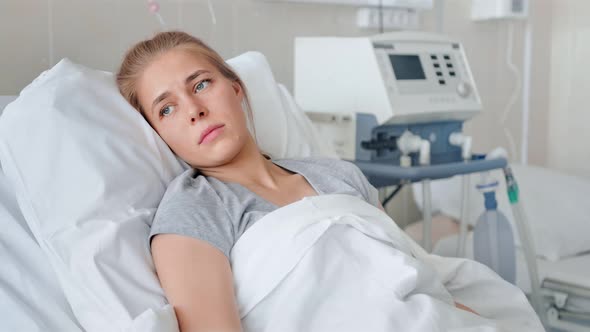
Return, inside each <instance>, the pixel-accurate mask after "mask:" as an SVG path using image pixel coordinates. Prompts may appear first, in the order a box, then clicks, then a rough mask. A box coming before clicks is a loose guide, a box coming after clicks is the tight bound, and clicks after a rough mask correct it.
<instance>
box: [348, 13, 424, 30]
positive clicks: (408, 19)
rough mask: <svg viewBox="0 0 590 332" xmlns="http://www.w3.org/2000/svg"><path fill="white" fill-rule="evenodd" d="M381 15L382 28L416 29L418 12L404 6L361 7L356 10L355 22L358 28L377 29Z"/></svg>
mask: <svg viewBox="0 0 590 332" xmlns="http://www.w3.org/2000/svg"><path fill="white" fill-rule="evenodd" d="M381 15H383V18H382V19H383V29H384V30H418V28H419V26H420V20H419V14H418V12H417V11H415V10H412V9H404V8H384V9H382V11H380V10H379V9H378V8H361V9H359V10H358V12H357V16H356V23H357V26H358V27H359V28H364V29H377V28H379V26H380V24H381V23H380V22H381Z"/></svg>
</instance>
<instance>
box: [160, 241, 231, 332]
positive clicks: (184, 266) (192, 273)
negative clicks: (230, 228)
mask: <svg viewBox="0 0 590 332" xmlns="http://www.w3.org/2000/svg"><path fill="white" fill-rule="evenodd" d="M152 256H153V258H154V263H155V266H156V271H157V273H158V278H159V279H160V283H161V285H162V288H163V289H164V292H165V293H166V297H167V298H168V301H169V302H170V304H171V305H173V307H174V310H175V312H176V317H177V319H178V325H179V327H180V331H181V332H187V331H190V332H194V331H195V332H196V331H223V332H225V331H228V332H229V331H241V325H240V318H239V315H238V309H237V305H236V302H235V296H234V287H233V276H232V271H231V267H230V264H229V261H228V259H227V257H225V255H223V253H222V252H221V251H219V250H218V249H216V248H215V247H213V246H212V245H210V244H208V243H207V242H205V241H202V240H198V239H194V238H191V237H187V236H182V235H176V234H159V235H156V236H155V237H154V238H153V240H152Z"/></svg>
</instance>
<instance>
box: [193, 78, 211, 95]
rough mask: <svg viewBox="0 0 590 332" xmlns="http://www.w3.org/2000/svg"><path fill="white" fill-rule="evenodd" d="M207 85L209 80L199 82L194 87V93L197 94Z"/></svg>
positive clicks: (209, 82)
mask: <svg viewBox="0 0 590 332" xmlns="http://www.w3.org/2000/svg"><path fill="white" fill-rule="evenodd" d="M209 84H211V80H209V79H207V80H203V81H201V82H199V84H197V85H196V86H195V92H199V91H201V90H203V89H205V88H207V87H208V86H209Z"/></svg>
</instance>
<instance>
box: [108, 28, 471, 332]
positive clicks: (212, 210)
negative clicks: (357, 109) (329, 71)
mask: <svg viewBox="0 0 590 332" xmlns="http://www.w3.org/2000/svg"><path fill="white" fill-rule="evenodd" d="M117 84H118V86H119V89H120V91H121V93H122V94H123V96H124V97H125V98H126V99H127V100H128V101H129V102H130V103H131V105H133V106H134V107H135V108H136V109H137V110H138V111H139V112H141V114H142V115H143V116H144V118H145V119H146V120H147V121H148V122H149V123H150V125H151V126H152V127H153V128H154V129H155V130H156V131H157V133H158V134H159V135H160V136H161V137H162V139H163V140H164V141H165V142H166V143H167V144H168V146H169V147H170V148H171V149H172V151H174V153H176V154H177V155H178V156H179V157H180V158H182V159H183V160H184V161H186V162H187V163H188V164H189V165H191V166H192V169H190V170H188V171H187V172H185V173H184V174H182V175H180V176H179V177H178V178H176V179H175V180H174V181H173V182H172V183H171V184H170V186H169V187H168V190H167V192H166V194H165V196H164V198H163V199H162V202H161V203H160V206H159V208H158V211H157V213H156V216H155V218H154V221H153V225H152V229H151V235H150V238H151V250H152V255H153V259H154V262H155V266H156V270H157V273H158V277H159V279H160V282H161V284H162V287H163V289H164V291H165V293H166V296H167V298H168V300H169V302H170V303H171V304H172V305H173V306H174V309H175V311H176V315H177V318H178V321H179V325H180V328H181V331H238V330H240V329H241V326H240V319H239V316H238V312H237V307H236V303H235V299H234V289H233V280H232V271H231V266H230V262H229V259H228V257H229V253H230V250H231V248H232V246H233V245H234V244H235V243H236V241H237V240H238V238H239V237H240V236H241V235H242V234H243V233H244V232H245V231H246V230H247V229H248V227H250V226H251V225H252V224H254V223H255V222H256V221H257V220H259V219H260V218H261V217H263V216H264V215H265V214H267V213H269V212H271V211H273V210H275V209H277V208H280V207H282V206H285V205H288V204H290V203H292V202H295V201H298V200H300V199H302V198H303V197H306V196H313V195H322V194H335V193H339V194H349V195H354V196H358V197H360V198H363V199H364V200H366V201H368V202H369V203H371V204H373V205H375V206H377V207H380V208H381V204H380V203H379V200H378V195H377V190H376V189H375V188H374V187H372V186H371V185H370V184H369V183H368V182H367V180H366V178H365V177H364V176H363V174H362V173H361V171H360V170H359V169H358V168H357V167H356V166H354V165H353V164H351V163H348V162H345V161H339V160H332V159H302V160H287V159H283V160H273V159H270V158H268V157H266V156H265V155H263V154H262V153H261V151H260V150H259V149H258V147H257V145H256V141H255V139H254V137H253V135H252V134H251V133H250V131H249V130H248V124H249V123H251V120H252V115H251V113H250V107H249V102H248V96H247V94H246V88H245V86H244V84H243V82H242V81H241V80H240V78H239V77H238V76H237V75H236V74H235V72H234V71H233V70H232V69H231V68H230V67H229V66H228V65H227V64H226V63H225V62H224V61H223V59H222V58H221V57H220V56H219V55H218V54H217V53H216V52H215V51H214V50H212V49H211V48H209V47H208V46H207V45H205V44H204V43H203V42H201V41H200V40H199V39H197V38H194V37H192V36H190V35H188V34H186V33H183V32H164V33H160V34H158V35H156V36H155V37H154V38H152V39H149V40H146V41H143V42H140V43H139V44H137V45H135V46H134V47H132V48H131V49H130V50H129V51H128V53H127V54H126V56H125V58H124V61H123V63H122V65H121V68H120V70H119V72H118V74H117ZM457 306H458V307H460V308H462V309H465V310H469V309H468V308H466V307H464V306H461V305H460V304H457Z"/></svg>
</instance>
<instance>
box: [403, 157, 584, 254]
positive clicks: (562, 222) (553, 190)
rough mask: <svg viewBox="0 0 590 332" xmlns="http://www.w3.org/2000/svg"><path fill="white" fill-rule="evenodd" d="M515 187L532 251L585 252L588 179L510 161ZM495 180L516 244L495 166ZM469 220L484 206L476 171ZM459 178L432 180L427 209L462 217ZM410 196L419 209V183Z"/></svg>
mask: <svg viewBox="0 0 590 332" xmlns="http://www.w3.org/2000/svg"><path fill="white" fill-rule="evenodd" d="M512 169H513V171H514V175H515V177H516V181H517V182H518V185H519V189H520V201H521V203H522V204H523V207H524V211H525V213H526V215H527V219H528V221H529V228H530V230H531V233H532V237H533V241H534V243H535V249H536V252H537V255H539V256H541V257H544V258H546V259H548V260H559V259H560V258H563V257H568V256H573V255H577V254H580V253H582V252H586V251H590V241H588V240H587V234H590V205H589V204H588V197H590V179H588V178H582V177H576V176H572V175H567V174H563V173H560V172H557V171H553V170H549V169H546V168H541V167H535V166H521V165H514V166H512ZM492 174H493V175H494V178H496V179H498V180H500V186H499V188H498V190H497V192H496V199H497V201H498V209H499V210H500V211H502V212H503V213H504V214H505V215H506V217H507V218H508V220H509V221H510V222H511V223H512V225H513V230H514V232H515V237H516V239H515V240H516V241H515V242H516V244H517V245H520V238H519V235H518V230H517V228H516V226H515V223H514V216H513V214H512V209H511V207H510V204H509V202H508V196H507V194H506V183H505V181H504V176H503V174H502V172H501V171H500V170H496V171H493V172H492ZM470 179H471V180H470V181H471V186H470V193H469V195H470V200H469V217H468V220H467V221H468V223H469V224H472V225H473V224H475V222H476V221H477V218H478V217H479V215H481V213H482V212H483V211H484V200H483V194H481V193H479V191H478V190H477V189H476V188H475V186H476V184H477V183H478V181H480V175H479V174H472V175H471V178H470ZM461 190H462V183H461V177H454V178H450V179H445V180H437V181H433V182H432V208H433V211H440V212H442V213H444V214H446V215H448V216H450V217H453V218H456V219H460V218H461ZM414 198H415V200H416V203H417V204H418V206H419V207H420V208H422V186H421V185H420V184H416V185H414Z"/></svg>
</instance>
